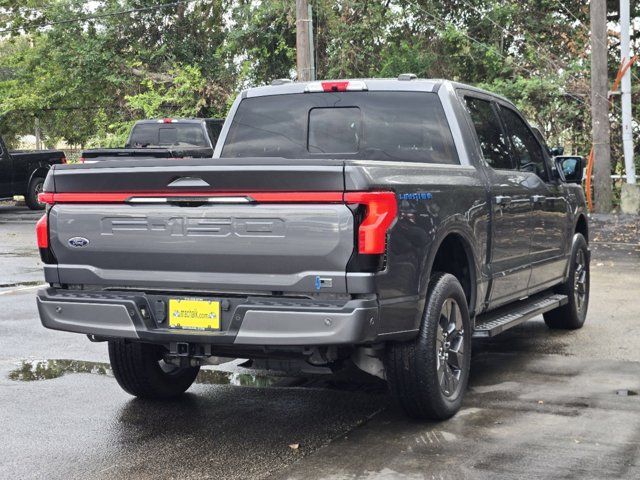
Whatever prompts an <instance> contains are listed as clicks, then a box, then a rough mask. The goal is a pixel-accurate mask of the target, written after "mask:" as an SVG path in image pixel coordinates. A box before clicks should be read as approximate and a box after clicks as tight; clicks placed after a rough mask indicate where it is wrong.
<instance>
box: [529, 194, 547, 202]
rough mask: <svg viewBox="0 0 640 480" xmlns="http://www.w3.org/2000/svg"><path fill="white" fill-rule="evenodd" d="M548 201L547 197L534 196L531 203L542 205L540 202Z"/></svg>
mask: <svg viewBox="0 0 640 480" xmlns="http://www.w3.org/2000/svg"><path fill="white" fill-rule="evenodd" d="M546 199H547V197H545V196H544V195H534V196H532V197H531V201H532V202H533V203H540V202H544V201H545V200H546Z"/></svg>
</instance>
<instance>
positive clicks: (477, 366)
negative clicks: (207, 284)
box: [0, 204, 640, 480]
mask: <svg viewBox="0 0 640 480" xmlns="http://www.w3.org/2000/svg"><path fill="white" fill-rule="evenodd" d="M37 218H39V214H38V213H32V212H30V211H29V210H27V209H26V208H23V207H14V206H11V205H6V204H0V311H1V312H2V315H1V316H0V346H1V347H2V348H0V425H1V426H2V428H1V429H0V478H43V479H57V478H60V479H70V478H74V479H75V478H77V479H94V478H95V479H97V478H100V479H111V478H139V479H147V478H154V479H156V478H216V479H227V478H273V479H314V478H325V479H332V480H333V479H342V478H345V479H396V478H399V479H423V478H425V479H431V478H456V479H459V478H470V479H471V478H472V479H475V478H482V479H484V478H487V479H489V478H491V479H495V478H505V479H507V478H576V479H582V478H593V479H602V478H629V479H633V478H640V395H636V393H638V392H640V244H639V243H638V242H639V240H640V234H638V232H639V231H640V228H639V227H640V225H639V222H638V221H637V220H629V219H627V220H624V221H623V222H622V223H623V224H622V225H616V222H620V221H619V220H616V221H615V222H614V221H612V220H611V219H610V218H596V219H595V220H594V225H595V226H596V227H597V229H596V230H595V231H594V234H593V238H594V240H595V243H593V244H592V250H593V261H592V291H591V303H590V311H589V317H588V319H587V324H586V325H585V327H584V328H583V329H582V330H580V331H576V332H552V331H549V330H548V329H547V328H546V327H545V325H544V323H543V322H542V320H541V319H535V320H533V321H530V322H528V323H526V324H524V325H522V326H521V327H518V328H516V329H513V330H511V331H509V332H507V333H505V334H504V335H502V336H500V337H498V338H496V339H495V340H492V341H485V342H481V343H480V342H479V343H476V344H474V359H473V363H472V365H473V371H472V379H471V386H470V391H469V394H468V395H467V397H466V400H465V405H464V408H463V409H462V411H461V412H460V413H459V414H458V415H457V416H456V417H454V418H453V419H451V420H449V421H447V422H442V423H436V424H433V423H416V422H412V421H408V420H407V419H405V418H404V417H403V416H402V414H401V413H400V412H399V410H398V409H397V408H396V407H395V406H393V404H392V403H391V402H390V400H389V398H388V396H387V394H386V393H385V392H384V390H382V389H380V388H379V386H378V385H377V384H375V383H372V384H367V383H363V384H360V385H359V386H358V387H357V388H348V387H345V386H343V385H342V384H338V385H339V386H335V385H333V384H332V383H331V382H330V381H306V382H305V381H301V382H291V381H288V380H287V379H273V378H264V377H259V378H257V379H256V378H255V377H254V375H255V372H251V371H248V370H246V369H242V368H240V367H237V366H236V365H231V366H221V367H218V368H217V370H216V371H208V372H207V373H205V374H204V375H203V376H202V377H201V379H200V381H201V383H198V384H196V385H194V386H193V387H192V388H191V389H190V390H189V393H188V394H187V396H186V397H185V398H184V399H182V400H180V401H175V402H171V403H154V402H145V401H139V400H135V399H132V397H130V396H128V395H127V394H125V393H124V392H123V391H121V390H120V388H119V387H118V386H117V384H116V382H115V380H114V379H113V378H112V377H111V376H110V372H109V370H108V365H105V364H106V362H107V361H108V360H107V354H106V346H105V344H101V343H98V344H94V343H90V342H89V341H88V340H87V339H86V338H85V337H84V336H81V335H75V334H66V333H62V332H53V331H49V330H45V329H44V328H42V327H41V326H40V323H39V320H38V318H37V312H36V307H35V300H34V293H35V288H34V287H35V285H37V284H38V283H40V282H41V281H42V276H41V273H40V265H39V259H38V256H37V250H36V248H35V245H34V241H35V239H34V233H33V231H34V224H35V221H36V220H37ZM51 360H72V361H70V362H69V361H66V362H65V361H63V362H51ZM47 361H48V362H47ZM24 362H29V363H26V364H25V363H24ZM226 370H228V371H231V372H233V373H230V374H227V373H224V372H225V371H226ZM74 372H85V373H74ZM86 372H88V373H86ZM33 377H38V378H42V379H40V380H33V381H26V380H25V378H26V379H31V378H33ZM329 380H330V379H329ZM234 384H235V385H234ZM237 384H245V385H246V384H249V385H252V386H238V385H237ZM253 385H258V386H253ZM263 385H269V386H263ZM290 445H293V446H294V447H295V446H296V445H297V446H298V448H291V447H290Z"/></svg>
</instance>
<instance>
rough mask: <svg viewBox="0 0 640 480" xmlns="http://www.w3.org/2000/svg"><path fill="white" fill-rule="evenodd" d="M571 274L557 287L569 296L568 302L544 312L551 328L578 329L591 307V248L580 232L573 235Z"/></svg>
mask: <svg viewBox="0 0 640 480" xmlns="http://www.w3.org/2000/svg"><path fill="white" fill-rule="evenodd" d="M569 261H570V264H569V275H568V277H567V280H566V281H565V282H564V283H563V284H561V285H559V286H558V287H557V288H556V292H557V293H561V294H563V295H566V296H567V297H568V302H567V304H566V305H563V306H562V307H558V308H555V309H553V310H551V311H549V312H547V313H545V314H544V322H545V323H546V324H547V326H548V327H549V328H558V329H565V330H576V329H578V328H582V326H583V325H584V321H585V320H586V318H587V308H588V307H589V249H588V247H587V241H586V240H585V238H584V237H583V236H582V234H580V233H576V234H575V235H574V237H573V244H572V247H571V258H570V260H569Z"/></svg>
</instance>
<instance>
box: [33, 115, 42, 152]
mask: <svg viewBox="0 0 640 480" xmlns="http://www.w3.org/2000/svg"><path fill="white" fill-rule="evenodd" d="M33 127H34V130H35V134H36V150H42V138H41V134H40V119H39V118H38V117H36V118H35V120H34V122H33Z"/></svg>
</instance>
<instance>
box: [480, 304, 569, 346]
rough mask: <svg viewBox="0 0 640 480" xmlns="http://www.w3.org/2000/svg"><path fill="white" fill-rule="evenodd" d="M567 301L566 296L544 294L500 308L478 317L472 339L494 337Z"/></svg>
mask: <svg viewBox="0 0 640 480" xmlns="http://www.w3.org/2000/svg"><path fill="white" fill-rule="evenodd" d="M567 301H568V298H567V296H566V295H560V294H554V293H552V294H549V293H546V294H542V295H535V296H533V297H530V298H527V299H526V300H521V301H519V302H516V303H514V304H512V305H507V306H505V307H501V308H499V309H497V310H495V311H493V312H489V313H487V314H485V315H481V316H479V317H478V319H477V320H476V328H475V330H474V332H473V338H489V337H494V336H496V335H498V334H499V333H502V332H504V331H505V330H508V329H510V328H512V327H515V326H516V325H520V324H521V323H523V322H526V321H527V320H529V319H530V318H533V317H535V316H537V315H540V314H542V313H544V312H548V311H549V310H553V309H554V308H557V307H561V306H562V305H565V304H566V303H567Z"/></svg>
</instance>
